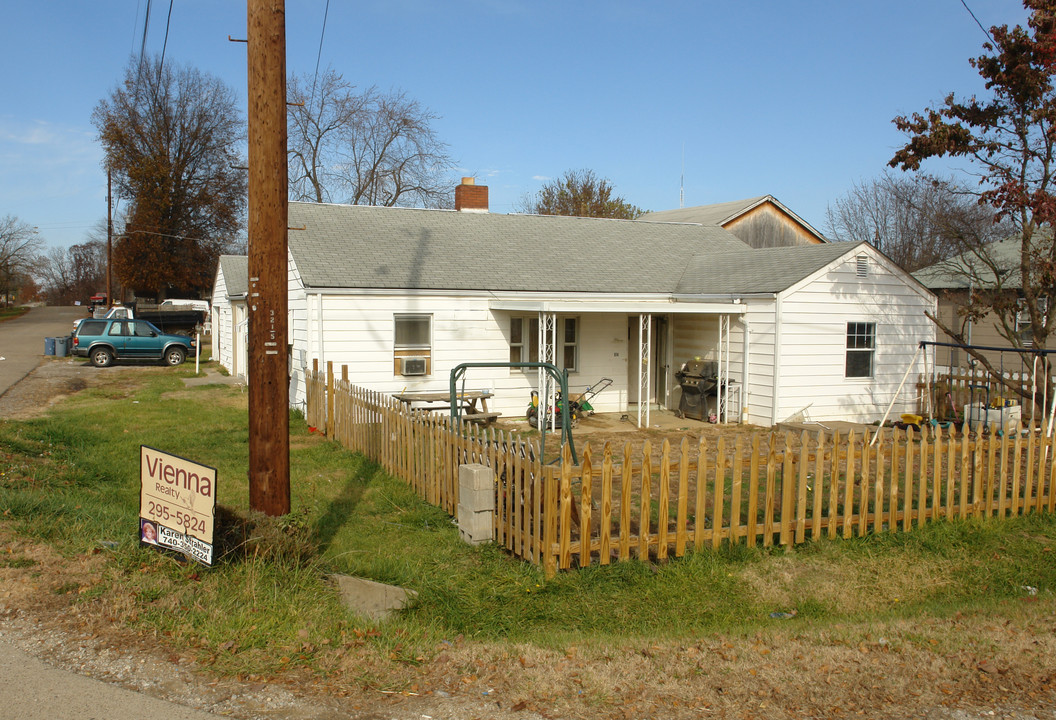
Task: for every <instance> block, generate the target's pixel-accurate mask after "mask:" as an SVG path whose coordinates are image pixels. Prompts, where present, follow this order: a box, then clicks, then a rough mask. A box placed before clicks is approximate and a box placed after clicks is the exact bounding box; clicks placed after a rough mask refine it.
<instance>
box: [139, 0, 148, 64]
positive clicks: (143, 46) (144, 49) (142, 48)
mask: <svg viewBox="0 0 1056 720" xmlns="http://www.w3.org/2000/svg"><path fill="white" fill-rule="evenodd" d="M149 27H150V0H147V10H146V12H144V13H143V40H142V41H141V42H140V44H139V71H140V72H143V56H144V55H146V53H147V29H148V28H149Z"/></svg>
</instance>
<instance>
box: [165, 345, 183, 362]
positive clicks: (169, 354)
mask: <svg viewBox="0 0 1056 720" xmlns="http://www.w3.org/2000/svg"><path fill="white" fill-rule="evenodd" d="M186 357H187V353H185V352H184V351H183V348H180V347H170V348H169V349H168V350H166V351H165V364H166V365H173V366H175V365H179V364H180V363H182V362H183V361H184V358H186Z"/></svg>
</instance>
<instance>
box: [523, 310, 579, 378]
mask: <svg viewBox="0 0 1056 720" xmlns="http://www.w3.org/2000/svg"><path fill="white" fill-rule="evenodd" d="M558 323H559V324H558V328H559V334H558V336H557V347H555V348H554V356H555V357H556V361H555V362H556V363H557V364H558V366H560V367H563V368H564V369H565V370H568V371H569V372H576V371H577V370H578V369H579V318H574V317H573V318H565V319H564V320H560V321H558ZM539 360H540V358H539V318H538V317H512V318H510V362H539Z"/></svg>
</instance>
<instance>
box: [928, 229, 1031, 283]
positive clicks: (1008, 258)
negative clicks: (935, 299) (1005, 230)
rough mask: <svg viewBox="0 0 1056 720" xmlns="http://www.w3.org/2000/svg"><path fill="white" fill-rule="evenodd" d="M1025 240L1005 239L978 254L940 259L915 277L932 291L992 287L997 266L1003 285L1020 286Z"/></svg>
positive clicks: (995, 279)
mask: <svg viewBox="0 0 1056 720" xmlns="http://www.w3.org/2000/svg"><path fill="white" fill-rule="evenodd" d="M1021 243H1022V240H1021V239H1020V238H1018V237H1016V238H1006V239H1004V240H998V241H997V242H993V243H990V244H989V245H986V246H985V247H984V248H983V249H982V250H981V251H980V252H981V253H982V255H981V256H980V255H977V254H975V253H973V252H972V251H968V252H964V253H961V254H960V255H955V256H954V257H951V258H947V259H946V260H940V261H939V262H937V263H935V264H934V265H929V266H928V267H926V268H921V269H920V270H917V271H916V272H915V273H913V277H915V278H916V279H917V281H918V282H920V284H921V285H923V286H924V287H926V288H929V289H931V290H951V289H956V288H967V287H968V286H969V285H975V286H979V285H983V286H993V285H995V284H996V282H997V276H996V275H995V274H994V270H995V269H996V270H997V271H998V272H1000V273H1001V284H1002V286H1003V287H1006V288H1008V289H1018V288H1019V286H1020V284H1021V283H1020V281H1019V263H1020V257H1019V249H1020V247H1022V244H1021Z"/></svg>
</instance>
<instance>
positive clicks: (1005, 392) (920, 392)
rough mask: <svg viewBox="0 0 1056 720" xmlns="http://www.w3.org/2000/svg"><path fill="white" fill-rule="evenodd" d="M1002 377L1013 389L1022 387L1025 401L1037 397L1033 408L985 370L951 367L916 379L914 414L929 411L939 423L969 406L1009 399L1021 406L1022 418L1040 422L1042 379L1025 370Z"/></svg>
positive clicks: (927, 413)
mask: <svg viewBox="0 0 1056 720" xmlns="http://www.w3.org/2000/svg"><path fill="white" fill-rule="evenodd" d="M1002 378H1003V379H1004V381H1007V382H1008V383H1009V384H1011V385H1012V386H1014V387H1019V388H1021V389H1022V390H1023V393H1024V394H1025V395H1026V396H1027V397H1028V398H1029V397H1030V396H1031V394H1032V393H1033V394H1034V395H1035V397H1036V398H1037V400H1036V403H1035V404H1036V407H1034V408H1031V407H1030V402H1029V401H1025V400H1023V398H1022V396H1019V395H1016V394H1015V393H1014V392H1013V391H1012V390H1010V389H1009V388H1008V387H1007V386H1006V385H1005V383H1004V382H1002V381H1001V380H999V379H998V378H997V377H995V376H993V375H991V374H990V373H988V372H987V371H986V370H985V369H984V368H974V369H972V368H951V369H949V370H947V371H944V372H941V373H937V374H936V375H935V376H934V377H925V376H924V375H919V376H918V377H917V383H916V387H917V413H918V414H920V415H923V416H925V417H927V416H928V415H929V410H930V413H931V415H932V416H934V417H935V418H937V419H939V420H953V419H954V415H955V414H960V413H961V412H962V411H963V408H964V406H965V405H967V404H968V403H980V402H981V403H984V404H988V403H989V402H991V401H993V400H995V399H996V398H998V397H1010V398H1013V399H1015V400H1016V401H1017V403H1018V404H1021V405H1022V406H1023V417H1024V418H1028V417H1032V418H1033V417H1037V418H1039V420H1040V418H1042V417H1043V416H1044V401H1045V399H1046V398H1044V388H1043V386H1044V383H1045V377H1044V376H1043V375H1042V374H1039V375H1038V376H1037V378H1034V377H1032V375H1031V373H1029V372H1026V371H1005V372H1003V373H1002ZM929 393H930V394H931V404H930V407H929V403H928V394H929Z"/></svg>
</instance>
